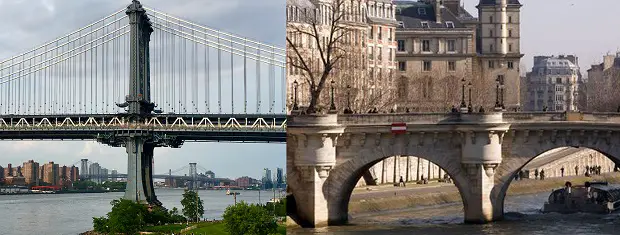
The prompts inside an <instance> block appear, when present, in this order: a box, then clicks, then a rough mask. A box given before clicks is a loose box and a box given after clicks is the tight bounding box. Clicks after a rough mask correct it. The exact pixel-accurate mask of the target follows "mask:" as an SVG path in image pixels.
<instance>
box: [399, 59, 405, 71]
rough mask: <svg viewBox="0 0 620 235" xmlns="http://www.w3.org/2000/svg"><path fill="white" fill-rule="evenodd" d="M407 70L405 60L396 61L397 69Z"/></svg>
mask: <svg viewBox="0 0 620 235" xmlns="http://www.w3.org/2000/svg"><path fill="white" fill-rule="evenodd" d="M406 70H407V62H405V61H398V71H406Z"/></svg>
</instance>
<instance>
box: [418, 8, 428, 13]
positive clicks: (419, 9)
mask: <svg viewBox="0 0 620 235" xmlns="http://www.w3.org/2000/svg"><path fill="white" fill-rule="evenodd" d="M418 15H426V8H418Z"/></svg>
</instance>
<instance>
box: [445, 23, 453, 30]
mask: <svg viewBox="0 0 620 235" xmlns="http://www.w3.org/2000/svg"><path fill="white" fill-rule="evenodd" d="M446 27H447V28H451V29H452V28H454V22H452V21H446Z"/></svg>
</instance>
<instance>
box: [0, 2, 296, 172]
mask: <svg viewBox="0 0 620 235" xmlns="http://www.w3.org/2000/svg"><path fill="white" fill-rule="evenodd" d="M141 2H142V4H144V5H146V6H148V7H151V8H154V9H157V10H159V11H162V12H165V13H168V14H170V15H174V16H177V17H180V18H182V19H186V20H190V21H193V22H196V23H199V24H201V25H204V26H208V27H211V28H215V29H220V30H222V31H225V32H230V33H234V34H237V35H241V36H245V37H248V38H252V39H256V40H258V41H261V42H264V43H267V44H271V45H276V46H279V47H284V45H285V44H284V43H285V42H284V40H285V15H284V13H285V1H284V0H260V1H257V0H225V1H224V0H175V1H172V0H143V1H141ZM129 3H131V1H130V0H79V1H76V0H0V60H2V59H5V58H8V57H11V56H14V55H17V54H19V53H21V52H24V51H27V50H28V49H32V48H33V47H36V46H39V45H41V44H43V43H45V42H48V41H51V40H53V39H55V38H57V37H60V36H63V35H65V34H67V33H70V32H72V31H74V30H76V29H79V28H81V27H83V26H86V25H88V24H90V23H92V22H94V21H97V20H99V19H101V18H103V17H105V16H107V15H109V14H111V13H113V12H115V11H117V10H120V9H123V8H125V7H126V6H127V5H128V4H129ZM0 151H2V152H1V153H0V165H2V166H6V165H7V163H12V164H13V165H21V164H22V163H23V162H24V161H27V160H29V159H33V160H35V161H38V162H41V163H43V162H47V161H51V160H53V161H55V162H56V163H59V164H61V165H71V164H73V163H76V162H78V161H79V160H80V159H81V158H88V159H89V160H90V161H93V162H99V163H100V165H101V166H102V167H106V168H108V169H117V170H119V172H126V171H127V161H126V159H127V157H126V153H125V149H124V148H111V147H108V146H104V145H101V144H98V143H96V142H85V141H84V142H67V141H54V142H50V141H5V142H0ZM285 157H286V156H285V145H284V144H230V143H228V144H227V143H186V144H185V145H183V147H182V148H180V149H170V148H157V149H156V150H155V167H154V173H157V174H159V173H165V172H168V169H172V170H175V169H179V168H181V167H184V166H188V165H189V163H190V162H196V163H198V165H199V166H201V167H204V168H206V169H208V170H212V171H214V172H215V173H216V176H217V177H230V178H236V177H240V176H245V175H248V176H251V177H254V178H259V177H260V176H261V173H262V169H263V168H275V167H282V168H284V166H285ZM77 166H79V164H78V165H77ZM273 172H275V170H273ZM181 173H182V174H187V169H185V170H184V171H183V172H181ZM181 173H180V174H181Z"/></svg>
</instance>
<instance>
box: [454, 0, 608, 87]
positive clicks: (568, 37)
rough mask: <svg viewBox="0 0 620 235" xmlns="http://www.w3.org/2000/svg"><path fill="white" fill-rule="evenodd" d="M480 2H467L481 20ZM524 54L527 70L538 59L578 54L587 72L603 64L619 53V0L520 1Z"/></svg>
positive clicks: (474, 0) (581, 65)
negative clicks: (603, 60) (608, 54)
mask: <svg viewBox="0 0 620 235" xmlns="http://www.w3.org/2000/svg"><path fill="white" fill-rule="evenodd" d="M478 2H479V0H464V3H465V7H466V8H467V9H468V10H469V12H470V13H472V14H473V15H474V16H476V17H477V16H478V11H477V9H476V8H475V6H476V5H477V4H478ZM520 2H521V3H522V4H523V8H521V52H522V53H523V54H525V57H523V60H522V62H524V64H525V66H526V68H527V70H528V71H529V70H531V69H532V61H533V57H534V56H535V55H559V54H575V55H577V56H578V57H579V66H580V67H581V69H582V71H581V72H582V73H583V74H584V75H586V76H587V72H586V70H587V69H589V68H590V65H592V64H594V63H601V62H602V59H603V55H605V54H607V53H616V51H617V50H618V49H620V30H618V29H617V27H616V26H617V19H615V17H616V14H618V13H617V9H620V1H618V0H520Z"/></svg>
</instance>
